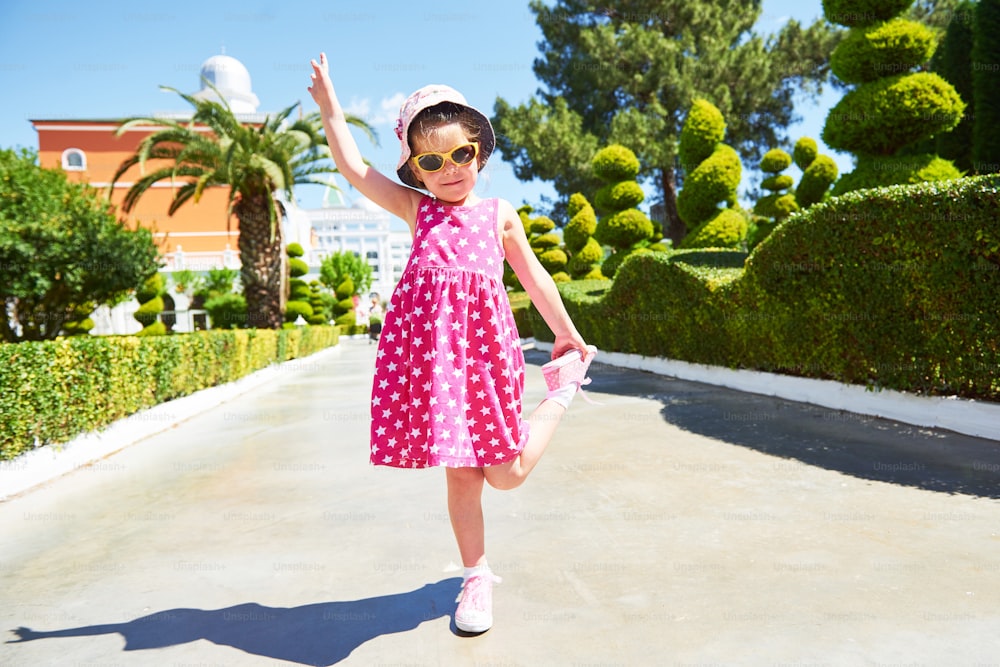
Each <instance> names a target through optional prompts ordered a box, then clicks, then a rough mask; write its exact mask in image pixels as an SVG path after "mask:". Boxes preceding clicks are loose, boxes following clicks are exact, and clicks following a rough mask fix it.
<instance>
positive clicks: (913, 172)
mask: <svg viewBox="0 0 1000 667" xmlns="http://www.w3.org/2000/svg"><path fill="white" fill-rule="evenodd" d="M961 176H962V174H961V173H960V172H959V171H958V169H956V168H955V166H954V165H953V164H952V163H951V162H949V161H948V160H945V159H943V158H939V157H937V156H936V155H906V156H903V157H892V158H863V159H860V160H858V165H857V167H855V169H854V171H852V172H851V173H850V174H845V175H844V176H843V177H842V178H841V179H840V180H839V181H837V184H836V185H835V186H834V188H833V194H834V195H841V194H844V193H846V192H852V191H854V190H861V189H863V188H871V187H884V186H888V185H899V184H908V183H920V182H922V181H946V180H953V179H956V178H960V177H961Z"/></svg>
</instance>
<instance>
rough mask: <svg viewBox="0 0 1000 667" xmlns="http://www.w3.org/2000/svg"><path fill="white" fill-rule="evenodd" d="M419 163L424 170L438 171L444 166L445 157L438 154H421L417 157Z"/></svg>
mask: <svg viewBox="0 0 1000 667" xmlns="http://www.w3.org/2000/svg"><path fill="white" fill-rule="evenodd" d="M417 164H418V165H420V168H421V169H423V170H424V171H437V170H438V169H440V168H441V167H443V166H444V158H443V157H441V156H440V155H437V154H434V153H432V154H430V155H421V156H420V157H419V158H417Z"/></svg>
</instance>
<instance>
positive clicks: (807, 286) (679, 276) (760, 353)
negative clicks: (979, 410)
mask: <svg viewBox="0 0 1000 667" xmlns="http://www.w3.org/2000/svg"><path fill="white" fill-rule="evenodd" d="M744 257H745V255H744V254H743V253H740V252H735V251H718V250H715V251H700V252H683V251H681V252H674V253H670V254H666V253H648V254H642V255H638V256H636V257H632V258H630V259H629V260H628V261H626V262H625V263H624V264H623V265H622V266H621V268H620V269H619V271H618V274H617V277H616V279H615V281H614V283H613V284H612V285H610V286H609V285H608V284H607V283H583V282H580V283H574V284H573V285H567V286H560V292H561V293H562V295H563V299H564V301H565V303H566V307H567V310H568V311H569V313H570V315H571V316H572V317H573V321H574V323H575V324H576V326H577V328H578V329H579V330H580V332H581V333H582V334H583V336H584V338H586V339H587V341H588V342H589V343H593V344H595V345H597V346H598V347H599V348H602V349H606V350H611V351H619V352H628V353H635V354H642V355H650V356H659V357H670V358H674V359H681V360H684V361H689V362H694V363H706V364H714V365H721V366H728V367H733V368H736V367H743V368H751V369H756V370H763V371H770V372H779V373H788V374H793V375H802V376H807V377H815V378H824V379H832V380H837V381H840V382H846V383H851V384H861V385H866V386H871V387H879V388H886V389H896V390H901V391H910V392H916V393H922V394H939V395H958V396H962V397H965V398H976V399H987V400H993V401H997V400H1000V176H987V177H977V178H967V179H961V180H958V181H950V182H934V183H921V184H917V185H909V186H892V187H888V188H878V189H873V190H864V191H857V192H853V193H849V194H847V195H844V196H842V197H837V198H834V199H831V200H829V201H828V202H824V203H822V204H817V205H816V206H814V207H812V208H810V209H809V210H808V211H806V212H804V213H801V214H798V215H795V216H792V217H791V218H789V219H788V220H787V221H786V222H785V223H783V224H781V225H779V226H778V228H777V229H776V230H775V231H774V232H773V233H772V234H771V235H770V236H769V237H768V238H767V240H766V241H764V242H763V243H762V244H761V245H760V246H758V247H757V249H755V250H754V252H753V253H752V254H751V255H750V256H749V257H748V258H747V261H746V266H745V268H740V267H741V266H742V264H743V258H744ZM529 321H530V324H531V326H532V329H533V332H534V335H535V337H536V338H538V339H539V340H543V341H544V340H547V341H551V340H553V336H552V333H551V331H549V330H548V329H547V327H546V326H545V323H544V321H542V320H541V318H540V317H539V316H538V315H537V313H534V314H533V316H532V317H530V318H529ZM608 323H612V324H611V325H610V326H609V324H608Z"/></svg>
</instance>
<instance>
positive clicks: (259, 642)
mask: <svg viewBox="0 0 1000 667" xmlns="http://www.w3.org/2000/svg"><path fill="white" fill-rule="evenodd" d="M461 583H462V580H461V578H451V579H444V580H441V581H438V582H436V583H433V584H426V585H425V586H423V587H421V588H418V589H416V590H413V591H410V592H407V593H397V594H394V595H382V596H379V597H374V598H366V599H363V600H351V601H345V602H322V603H317V604H310V605H303V606H300V607H287V608H286V607H265V606H262V605H259V604H256V603H253V602H249V603H246V604H241V605H236V606H233V607H226V608H225V609H214V610H204V609H168V610H166V611H160V612H157V613H155V614H150V615H148V616H143V617H141V618H137V619H135V620H132V621H128V622H127V623H108V624H104V625H89V626H83V627H79V628H66V629H64V630H50V631H37V630H31V629H30V628H18V629H17V630H14V633H15V634H16V635H17V636H18V639H16V640H12V641H8V642H7V643H8V644H17V643H21V642H29V641H37V640H39V639H52V638H57V637H89V636H94V635H105V634H113V633H119V634H121V635H122V637H124V638H125V649H124V650H126V651H140V650H144V649H156V648H164V647H167V646H177V645H179V644H185V643H188V642H193V641H196V640H198V639H207V640H208V641H210V642H213V643H215V644H220V645H224V646H231V647H233V648H236V649H239V650H241V651H244V652H246V653H251V654H254V655H260V656H264V657H268V658H274V659H275V660H286V661H288V662H294V663H299V664H302V665H333V664H336V663H338V662H340V661H341V660H343V659H344V658H346V657H347V656H349V655H350V654H351V653H352V652H353V651H354V649H356V648H358V647H359V646H361V645H362V644H364V643H365V642H367V641H369V640H371V639H374V638H376V637H379V636H381V635H388V634H394V633H397V632H405V631H407V630H413V629H415V628H416V627H417V626H418V625H420V624H421V623H423V622H424V621H430V620H433V619H436V618H441V617H445V616H450V615H451V612H452V611H453V610H454V607H455V597H456V596H457V595H458V592H459V589H460V588H461ZM452 631H453V632H456V633H457V630H456V628H455V627H454V620H453V621H452Z"/></svg>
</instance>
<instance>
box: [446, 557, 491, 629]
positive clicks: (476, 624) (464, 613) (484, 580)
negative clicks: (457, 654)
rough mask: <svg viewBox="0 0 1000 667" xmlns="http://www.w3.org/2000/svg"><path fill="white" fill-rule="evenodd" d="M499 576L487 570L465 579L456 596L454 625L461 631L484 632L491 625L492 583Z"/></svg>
mask: <svg viewBox="0 0 1000 667" xmlns="http://www.w3.org/2000/svg"><path fill="white" fill-rule="evenodd" d="M494 583H500V577H498V576H496V575H494V574H493V573H492V572H489V571H487V572H486V573H485V574H476V575H473V576H471V577H469V578H468V579H466V580H465V583H464V584H462V592H461V594H460V595H459V597H458V600H459V601H458V609H457V610H456V611H455V626H456V627H457V628H458V629H459V630H461V631H463V632H475V633H479V632H486V631H487V630H489V629H490V628H491V627H493V584H494Z"/></svg>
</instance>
